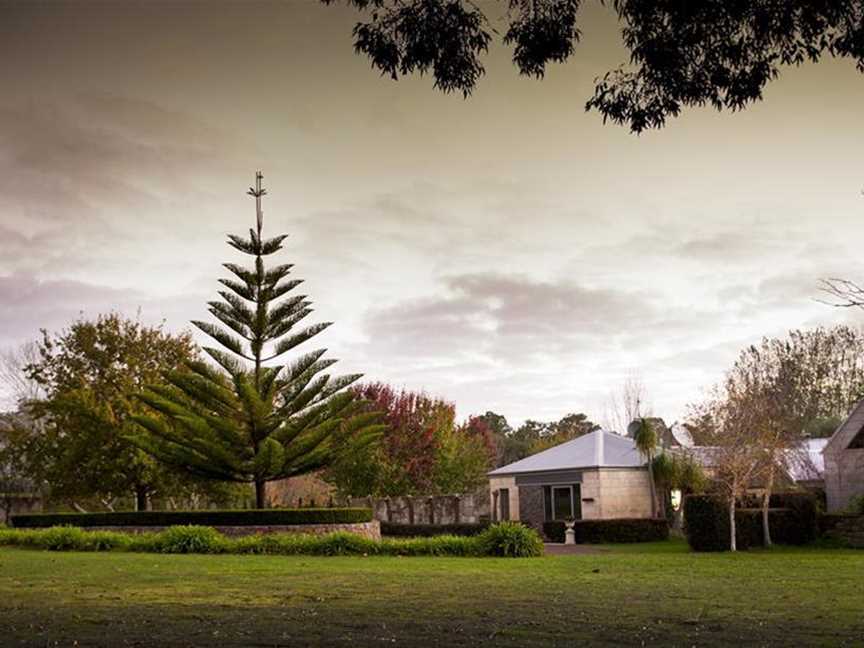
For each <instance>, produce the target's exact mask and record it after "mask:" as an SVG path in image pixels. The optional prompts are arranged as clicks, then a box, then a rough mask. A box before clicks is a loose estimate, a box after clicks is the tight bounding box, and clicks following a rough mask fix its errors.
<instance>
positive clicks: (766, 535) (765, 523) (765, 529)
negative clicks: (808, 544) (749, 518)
mask: <svg viewBox="0 0 864 648" xmlns="http://www.w3.org/2000/svg"><path fill="white" fill-rule="evenodd" d="M773 490H774V465H773V463H772V465H771V469H770V470H769V471H768V480H767V482H766V483H765V492H764V493H763V494H762V537H763V542H764V543H765V546H766V547H770V546H771V545H773V544H774V543H773V542H772V541H771V522H770V521H769V517H770V516H769V515H768V509H769V507H770V505H771V491H773Z"/></svg>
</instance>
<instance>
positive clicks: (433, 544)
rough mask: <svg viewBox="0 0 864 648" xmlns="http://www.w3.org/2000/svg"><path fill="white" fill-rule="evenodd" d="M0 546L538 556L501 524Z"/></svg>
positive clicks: (2, 538)
mask: <svg viewBox="0 0 864 648" xmlns="http://www.w3.org/2000/svg"><path fill="white" fill-rule="evenodd" d="M0 545H7V546H16V545H17V546H23V547H33V548H37V549H50V550H54V551H62V550H80V551H109V550H113V549H119V550H124V551H135V552H146V553H233V554H267V555H283V556H300V555H303V556H311V555H318V556H357V555H366V556H374V555H383V556H511V557H522V556H539V555H541V554H542V553H543V543H542V542H541V541H540V538H539V536H538V535H537V534H536V533H535V532H534V531H533V530H531V529H528V528H526V527H523V526H521V525H519V524H515V523H502V524H499V525H496V526H494V527H490V528H489V529H487V530H486V531H485V532H484V534H482V535H479V536H471V537H468V536H435V537H428V538H422V537H421V538H388V539H385V540H383V541H381V542H376V541H374V540H369V539H367V538H363V537H362V536H358V535H354V534H350V533H344V532H339V533H331V534H328V535H325V536H315V535H309V534H295V533H271V534H258V535H249V536H244V537H241V538H226V537H225V536H223V535H222V534H220V533H219V532H218V531H216V530H215V529H213V528H210V527H196V526H175V527H171V528H169V529H166V530H164V531H162V532H160V533H136V534H126V533H117V532H113V531H84V530H82V529H77V528H73V527H54V528H50V529H0Z"/></svg>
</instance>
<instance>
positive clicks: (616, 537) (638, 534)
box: [543, 518, 669, 544]
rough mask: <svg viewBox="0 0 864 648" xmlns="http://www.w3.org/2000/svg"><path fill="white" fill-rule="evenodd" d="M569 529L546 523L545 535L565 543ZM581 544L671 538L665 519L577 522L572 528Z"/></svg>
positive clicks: (553, 540)
mask: <svg viewBox="0 0 864 648" xmlns="http://www.w3.org/2000/svg"><path fill="white" fill-rule="evenodd" d="M565 529H566V526H565V524H564V522H562V521H557V520H556V521H554V522H544V523H543V535H545V536H546V537H547V538H548V539H549V540H550V542H564V531H565ZM573 531H574V532H575V535H576V542H577V543H578V544H615V543H619V542H621V543H626V542H654V541H657V540H668V539H669V522H668V521H667V520H666V519H665V518H651V519H645V518H621V519H617V520H577V521H576V523H575V524H574V525H573Z"/></svg>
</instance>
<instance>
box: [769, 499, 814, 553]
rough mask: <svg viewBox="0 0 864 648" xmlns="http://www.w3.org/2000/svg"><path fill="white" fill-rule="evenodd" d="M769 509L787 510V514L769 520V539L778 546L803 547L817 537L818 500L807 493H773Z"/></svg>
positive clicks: (777, 515)
mask: <svg viewBox="0 0 864 648" xmlns="http://www.w3.org/2000/svg"><path fill="white" fill-rule="evenodd" d="M769 504H770V506H771V508H777V509H787V510H788V511H789V512H790V513H789V514H776V520H775V519H774V518H771V520H770V524H771V539H772V540H773V541H774V542H776V543H778V544H790V545H803V544H807V543H808V542H813V541H814V540H815V539H816V538H817V537H818V535H819V507H820V504H819V498H818V497H817V496H816V495H814V494H813V493H809V492H801V493H798V492H790V493H775V494H773V495H772V496H771V501H770V502H769Z"/></svg>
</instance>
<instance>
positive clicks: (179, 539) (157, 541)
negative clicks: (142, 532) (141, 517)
mask: <svg viewBox="0 0 864 648" xmlns="http://www.w3.org/2000/svg"><path fill="white" fill-rule="evenodd" d="M227 544H228V541H227V539H226V538H225V536H223V535H222V534H221V533H219V532H218V531H216V529H214V528H212V527H204V526H192V525H181V526H172V527H169V528H167V529H165V530H164V531H162V532H160V533H157V534H156V536H155V537H154V538H153V547H154V549H155V550H156V551H158V552H159V553H172V554H173V553H178V554H185V553H221V552H222V551H225V550H226V549H227Z"/></svg>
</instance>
